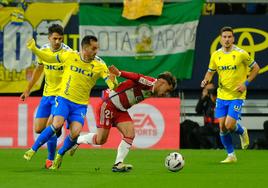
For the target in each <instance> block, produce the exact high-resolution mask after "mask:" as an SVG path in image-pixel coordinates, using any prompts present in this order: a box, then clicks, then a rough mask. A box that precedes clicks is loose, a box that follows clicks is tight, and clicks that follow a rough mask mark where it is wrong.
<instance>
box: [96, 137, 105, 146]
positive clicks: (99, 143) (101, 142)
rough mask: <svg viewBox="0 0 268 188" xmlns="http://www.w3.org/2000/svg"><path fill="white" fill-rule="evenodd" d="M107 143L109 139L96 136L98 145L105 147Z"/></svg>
mask: <svg viewBox="0 0 268 188" xmlns="http://www.w3.org/2000/svg"><path fill="white" fill-rule="evenodd" d="M106 141H107V138H104V137H98V136H97V135H96V138H95V142H96V144H97V145H103V144H105V143H106Z"/></svg>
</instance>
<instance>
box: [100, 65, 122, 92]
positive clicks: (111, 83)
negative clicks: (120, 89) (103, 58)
mask: <svg viewBox="0 0 268 188" xmlns="http://www.w3.org/2000/svg"><path fill="white" fill-rule="evenodd" d="M101 77H102V78H103V79H104V81H105V83H106V84H107V86H108V87H109V89H111V90H113V89H116V87H117V86H118V81H117V79H116V75H114V74H112V73H110V72H109V69H108V67H107V66H106V64H105V63H104V64H103V71H102V73H101Z"/></svg>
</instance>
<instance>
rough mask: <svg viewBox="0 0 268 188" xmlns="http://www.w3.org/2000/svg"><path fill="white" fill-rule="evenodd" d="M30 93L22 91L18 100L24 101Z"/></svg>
mask: <svg viewBox="0 0 268 188" xmlns="http://www.w3.org/2000/svg"><path fill="white" fill-rule="evenodd" d="M29 95H30V92H29V91H24V92H23V93H22V94H21V96H20V100H22V101H25V100H26V98H27V97H29Z"/></svg>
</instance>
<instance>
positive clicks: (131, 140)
mask: <svg viewBox="0 0 268 188" xmlns="http://www.w3.org/2000/svg"><path fill="white" fill-rule="evenodd" d="M134 138H135V136H134V137H124V138H123V140H124V141H125V142H126V143H128V144H129V145H132V143H133V140H134Z"/></svg>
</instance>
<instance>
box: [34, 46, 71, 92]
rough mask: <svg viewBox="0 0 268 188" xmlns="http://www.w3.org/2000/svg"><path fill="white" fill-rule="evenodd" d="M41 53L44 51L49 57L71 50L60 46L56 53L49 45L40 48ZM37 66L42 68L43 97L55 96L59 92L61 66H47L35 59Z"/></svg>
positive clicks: (61, 73)
mask: <svg viewBox="0 0 268 188" xmlns="http://www.w3.org/2000/svg"><path fill="white" fill-rule="evenodd" d="M41 50H42V51H45V52H47V53H49V54H51V55H54V54H58V53H62V52H66V51H71V48H70V47H69V46H67V45H65V44H63V43H62V44H61V48H60V49H59V50H57V51H52V50H51V47H50V44H45V45H43V46H42V47H41ZM37 62H38V64H40V65H43V66H44V74H45V85H44V91H43V95H44V96H56V95H58V93H59V90H60V83H61V78H62V75H63V65H60V64H53V65H52V64H47V63H45V62H43V61H42V60H40V59H37Z"/></svg>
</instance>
